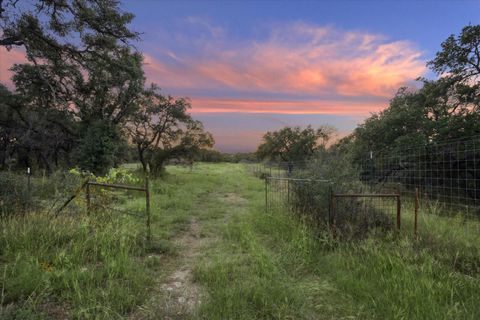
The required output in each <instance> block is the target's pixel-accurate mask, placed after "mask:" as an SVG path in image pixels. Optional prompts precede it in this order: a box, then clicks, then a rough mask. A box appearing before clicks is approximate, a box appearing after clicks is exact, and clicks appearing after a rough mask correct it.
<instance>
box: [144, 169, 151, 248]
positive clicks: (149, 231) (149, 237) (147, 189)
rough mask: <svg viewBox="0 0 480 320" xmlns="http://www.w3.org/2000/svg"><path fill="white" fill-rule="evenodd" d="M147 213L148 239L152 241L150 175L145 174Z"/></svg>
mask: <svg viewBox="0 0 480 320" xmlns="http://www.w3.org/2000/svg"><path fill="white" fill-rule="evenodd" d="M145 211H146V212H145V213H146V214H147V241H148V243H150V241H151V238H152V231H151V229H150V190H149V184H148V176H145Z"/></svg>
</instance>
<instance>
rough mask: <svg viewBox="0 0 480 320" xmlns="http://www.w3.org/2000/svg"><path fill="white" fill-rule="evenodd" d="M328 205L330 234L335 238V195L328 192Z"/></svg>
mask: <svg viewBox="0 0 480 320" xmlns="http://www.w3.org/2000/svg"><path fill="white" fill-rule="evenodd" d="M330 206H331V215H332V217H331V227H330V228H331V230H332V236H333V238H334V239H335V238H336V237H337V225H336V224H337V221H336V220H337V208H336V203H335V195H334V194H333V192H332V193H330Z"/></svg>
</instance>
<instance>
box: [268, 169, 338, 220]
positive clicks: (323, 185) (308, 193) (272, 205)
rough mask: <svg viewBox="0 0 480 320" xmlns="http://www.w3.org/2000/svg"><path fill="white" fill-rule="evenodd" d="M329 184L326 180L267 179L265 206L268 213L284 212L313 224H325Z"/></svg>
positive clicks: (327, 213) (327, 211)
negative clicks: (305, 218) (303, 218)
mask: <svg viewBox="0 0 480 320" xmlns="http://www.w3.org/2000/svg"><path fill="white" fill-rule="evenodd" d="M330 193H331V183H330V181H327V180H312V179H295V178H280V177H267V178H266V179H265V206H266V210H267V211H269V212H275V211H279V210H286V211H288V212H291V213H294V214H297V215H301V216H304V217H308V218H309V219H310V220H312V221H314V222H315V223H318V224H320V223H327V222H328V217H329V205H330V204H329V198H330Z"/></svg>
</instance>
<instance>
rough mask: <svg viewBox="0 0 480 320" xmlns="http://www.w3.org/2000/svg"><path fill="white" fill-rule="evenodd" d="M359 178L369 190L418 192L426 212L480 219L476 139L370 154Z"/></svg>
mask: <svg viewBox="0 0 480 320" xmlns="http://www.w3.org/2000/svg"><path fill="white" fill-rule="evenodd" d="M360 176H361V180H362V181H363V182H364V183H365V184H368V185H370V186H372V187H375V186H379V185H382V186H389V185H390V186H391V185H397V186H399V187H400V188H401V192H402V194H403V195H405V196H409V197H413V196H414V194H415V190H416V189H418V194H419V200H420V205H421V207H422V208H423V210H425V211H427V212H431V213H436V214H440V215H457V214H462V215H465V216H470V217H476V218H478V217H480V138H479V137H473V138H470V139H468V140H453V141H445V142H435V143H429V144H425V145H420V146H412V147H411V148H405V149H400V150H386V151H384V152H382V153H381V154H373V153H370V154H369V155H367V157H366V159H365V160H364V161H363V163H362V164H361V175H360Z"/></svg>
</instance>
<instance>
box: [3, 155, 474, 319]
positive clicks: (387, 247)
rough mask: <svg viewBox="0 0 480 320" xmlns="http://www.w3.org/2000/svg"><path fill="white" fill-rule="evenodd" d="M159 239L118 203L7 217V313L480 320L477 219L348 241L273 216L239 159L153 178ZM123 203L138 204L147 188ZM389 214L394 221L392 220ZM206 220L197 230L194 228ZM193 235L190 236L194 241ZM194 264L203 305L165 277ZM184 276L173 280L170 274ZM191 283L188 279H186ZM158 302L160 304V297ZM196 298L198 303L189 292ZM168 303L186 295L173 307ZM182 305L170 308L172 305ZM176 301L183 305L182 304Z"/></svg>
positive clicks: (408, 211) (408, 217)
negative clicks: (186, 304) (188, 304)
mask: <svg viewBox="0 0 480 320" xmlns="http://www.w3.org/2000/svg"><path fill="white" fill-rule="evenodd" d="M151 189H152V194H153V200H152V201H153V204H152V208H153V230H154V231H153V234H154V241H153V244H152V245H151V246H148V245H146V243H145V241H144V240H145V239H144V231H145V230H144V229H145V227H144V221H143V220H142V219H139V218H137V217H131V216H129V215H121V214H118V213H114V212H97V213H96V214H92V215H91V216H86V215H85V214H77V215H64V216H59V217H56V218H53V217H52V216H47V215H46V214H43V213H39V212H37V213H31V214H28V215H25V216H22V217H19V216H17V217H12V218H9V219H6V220H3V221H2V233H1V236H0V250H1V251H0V271H1V273H2V276H1V285H0V288H1V289H2V290H1V291H0V292H1V301H2V304H1V309H0V310H1V311H0V315H2V317H3V318H6V319H48V318H65V317H67V318H78V319H88V318H98V319H100V318H101V319H118V318H123V317H131V318H134V319H136V318H142V319H145V318H146V319H156V318H158V317H162V316H170V317H171V318H179V319H180V318H182V319H183V318H202V319H265V318H271V319H292V318H295V319H346V318H351V317H354V318H362V319H397V318H408V319H478V317H479V316H480V309H479V308H478V306H477V301H478V299H479V298H480V297H479V292H480V290H479V289H480V282H479V278H478V277H479V276H480V267H479V266H480V264H479V261H480V246H479V245H478V243H480V239H479V237H480V236H479V233H478V230H479V229H480V228H479V225H478V223H477V222H473V221H469V222H465V221H463V220H462V219H461V218H444V217H438V216H434V215H425V214H423V213H422V215H421V216H420V223H419V225H420V233H419V237H418V239H417V240H415V239H414V238H413V231H412V230H413V228H412V223H413V222H412V207H411V204H409V203H408V202H407V203H405V204H404V210H403V212H404V215H403V220H402V223H403V231H402V233H401V234H395V233H390V234H387V235H383V236H380V235H378V234H374V233H372V234H371V235H370V236H369V237H368V238H367V239H364V240H359V241H355V242H350V243H346V242H338V241H335V240H333V239H332V238H331V237H330V234H329V233H328V232H326V231H324V232H318V231H316V232H314V231H313V230H312V229H311V228H310V227H309V226H308V225H307V224H305V223H303V222H302V219H301V218H299V217H297V216H294V215H291V214H288V213H286V212H271V213H265V211H264V207H263V203H264V202H263V201H264V194H263V183H262V181H261V180H260V179H257V178H255V177H253V176H250V175H248V173H247V171H246V170H245V168H244V167H243V166H242V165H240V164H208V165H207V164H198V165H196V166H195V168H194V170H193V171H192V172H190V170H189V169H185V168H180V167H168V170H167V174H166V176H165V177H164V178H163V179H162V180H155V181H154V182H153V183H152V187H151ZM132 196H133V195H125V197H129V199H130V200H129V201H126V202H123V204H122V208H123V209H125V210H130V211H132V212H141V210H142V208H143V207H142V206H143V204H144V202H143V199H142V198H141V197H140V196H133V198H132ZM392 218H393V217H392ZM194 228H196V229H198V230H197V231H196V235H195V237H193V238H191V239H190V238H188V237H186V236H185V235H188V234H189V233H191V232H192V229H194ZM189 239H190V240H189ZM178 270H181V271H185V270H187V271H188V272H191V277H190V276H189V277H187V280H184V282H182V281H183V280H182V281H180V280H175V281H180V282H181V285H182V286H185V287H194V288H196V289H195V290H194V292H195V294H194V295H193V296H192V297H191V299H192V300H200V301H201V303H197V304H194V306H195V308H193V310H190V309H188V308H186V309H182V303H179V302H178V301H183V300H171V299H172V298H171V296H169V295H168V294H166V292H167V293H168V291H166V289H165V286H168V285H170V284H169V283H170V282H171V281H172V280H170V278H171V275H172V274H175V272H178ZM173 283H175V282H173ZM182 288H183V287H182ZM152 299H153V300H152ZM189 299H190V298H189ZM172 301H177V302H176V303H173V302H172ZM172 305H173V307H172ZM172 308H173V310H172Z"/></svg>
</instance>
